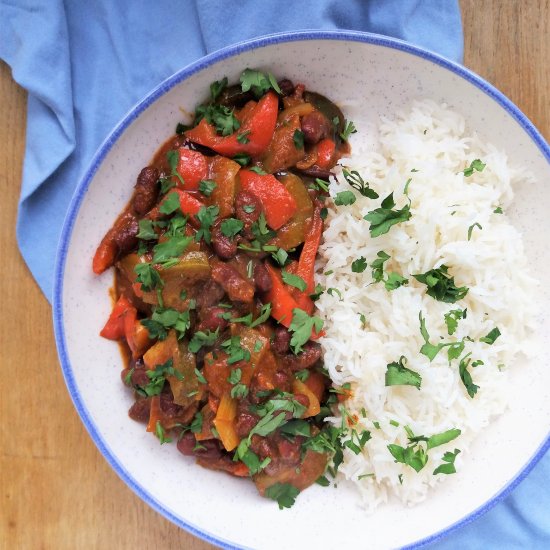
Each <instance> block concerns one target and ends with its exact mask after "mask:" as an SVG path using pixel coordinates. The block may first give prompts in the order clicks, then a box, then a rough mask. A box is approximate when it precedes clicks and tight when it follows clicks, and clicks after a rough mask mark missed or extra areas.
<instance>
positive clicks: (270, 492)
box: [265, 482, 300, 510]
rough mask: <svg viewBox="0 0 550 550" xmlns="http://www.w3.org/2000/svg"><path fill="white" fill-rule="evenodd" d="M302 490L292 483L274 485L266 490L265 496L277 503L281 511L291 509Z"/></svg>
mask: <svg viewBox="0 0 550 550" xmlns="http://www.w3.org/2000/svg"><path fill="white" fill-rule="evenodd" d="M299 494H300V490H299V489H297V488H296V487H294V485H291V484H290V483H280V482H277V483H274V484H273V485H271V486H269V487H268V488H267V489H266V490H265V496H266V497H268V498H271V499H273V500H276V501H277V504H278V505H279V509H280V510H282V509H283V508H291V507H292V506H293V505H294V503H295V502H296V497H297V496H298V495H299Z"/></svg>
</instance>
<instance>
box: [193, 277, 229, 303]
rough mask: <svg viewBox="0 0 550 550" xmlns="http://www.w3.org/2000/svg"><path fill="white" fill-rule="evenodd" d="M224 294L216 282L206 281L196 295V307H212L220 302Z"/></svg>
mask: <svg viewBox="0 0 550 550" xmlns="http://www.w3.org/2000/svg"><path fill="white" fill-rule="evenodd" d="M224 294H225V292H224V290H223V288H222V287H221V286H220V285H219V284H218V283H216V281H213V280H212V279H208V280H207V281H206V283H204V285H203V287H202V288H201V291H200V292H199V293H198V295H197V298H196V300H197V306H198V307H199V308H203V307H210V306H213V305H215V304H217V303H218V302H220V300H221V299H222V298H223V295H224Z"/></svg>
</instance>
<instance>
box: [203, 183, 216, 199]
mask: <svg viewBox="0 0 550 550" xmlns="http://www.w3.org/2000/svg"><path fill="white" fill-rule="evenodd" d="M217 186H218V185H217V183H216V182H215V181H214V180H201V181H199V191H200V192H201V193H202V194H203V195H204V196H205V197H209V196H210V195H211V194H212V192H213V191H214V189H216V187H217Z"/></svg>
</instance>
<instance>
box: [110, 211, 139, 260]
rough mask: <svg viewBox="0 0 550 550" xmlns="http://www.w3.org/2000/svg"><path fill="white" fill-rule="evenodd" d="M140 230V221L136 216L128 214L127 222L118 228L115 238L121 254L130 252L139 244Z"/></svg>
mask: <svg viewBox="0 0 550 550" xmlns="http://www.w3.org/2000/svg"><path fill="white" fill-rule="evenodd" d="M138 231H139V225H138V221H137V219H136V218H135V217H134V216H128V218H127V220H126V221H125V223H124V224H121V226H120V227H117V228H116V231H115V233H114V235H113V240H114V242H115V243H116V245H117V248H118V251H119V253H120V254H126V253H127V252H130V250H132V249H133V248H134V247H135V246H136V245H137V234H138Z"/></svg>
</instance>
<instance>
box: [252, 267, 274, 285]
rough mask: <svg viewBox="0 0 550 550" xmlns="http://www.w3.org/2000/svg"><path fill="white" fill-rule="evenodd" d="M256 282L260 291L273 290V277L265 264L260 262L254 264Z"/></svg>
mask: <svg viewBox="0 0 550 550" xmlns="http://www.w3.org/2000/svg"><path fill="white" fill-rule="evenodd" d="M254 284H255V285H256V288H257V289H258V290H259V291H260V292H268V291H269V290H271V286H272V282H271V277H270V275H269V272H268V271H267V269H266V267H265V265H264V264H261V263H258V264H256V265H255V266H254Z"/></svg>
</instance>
